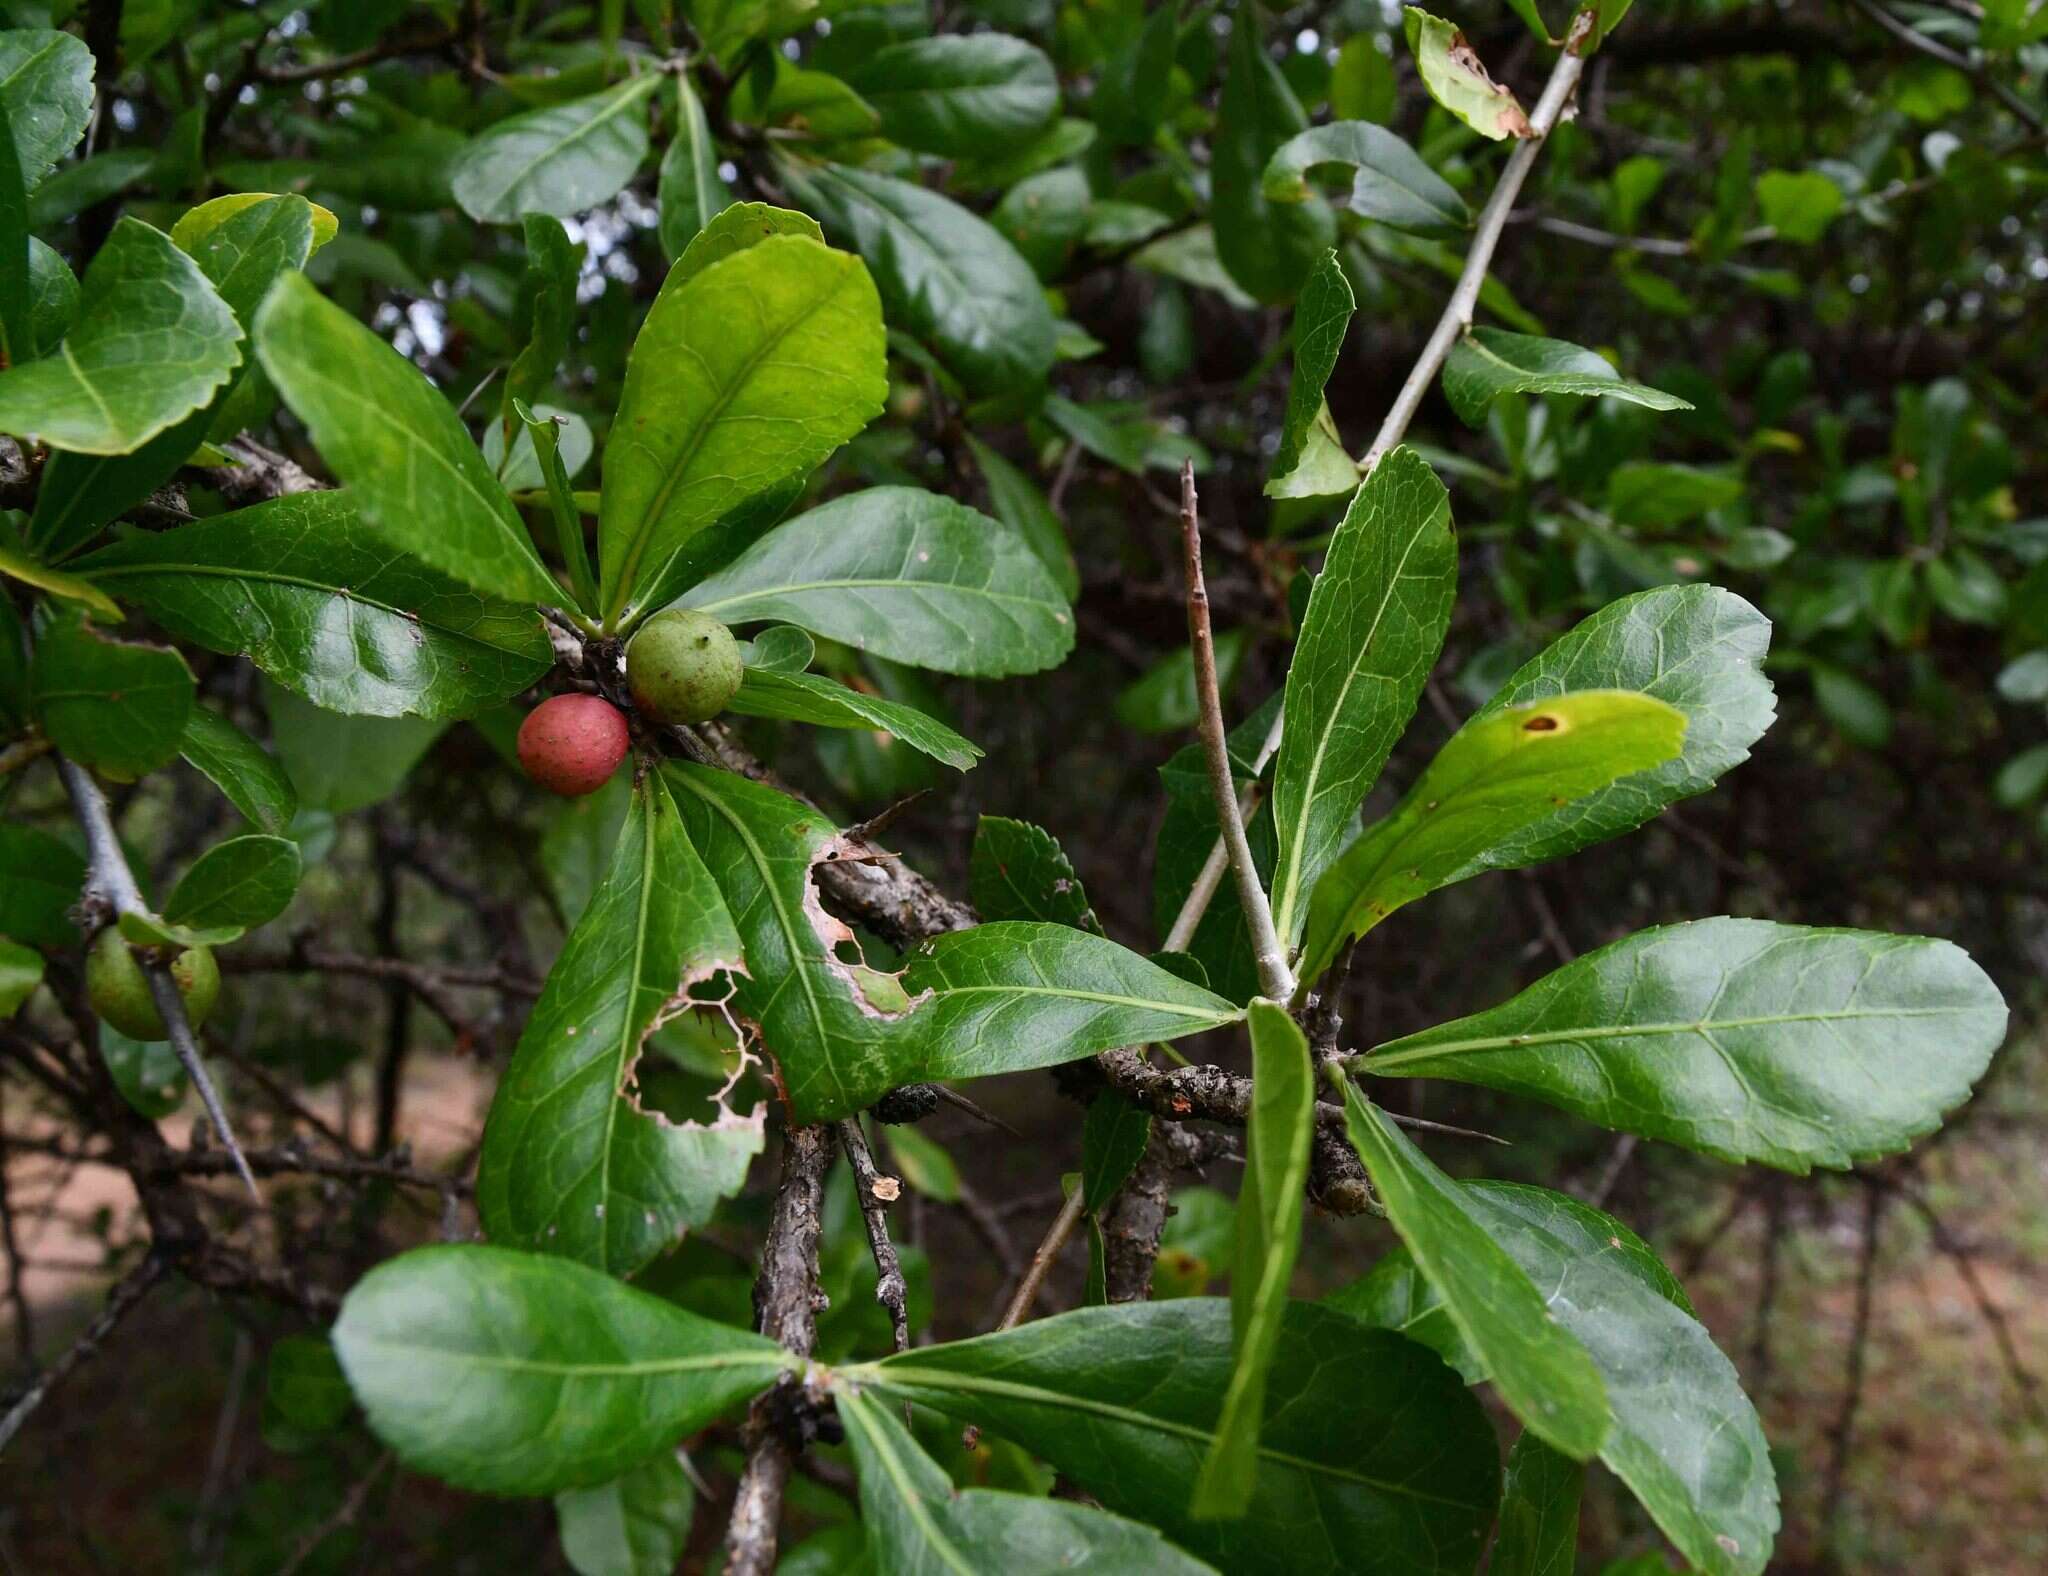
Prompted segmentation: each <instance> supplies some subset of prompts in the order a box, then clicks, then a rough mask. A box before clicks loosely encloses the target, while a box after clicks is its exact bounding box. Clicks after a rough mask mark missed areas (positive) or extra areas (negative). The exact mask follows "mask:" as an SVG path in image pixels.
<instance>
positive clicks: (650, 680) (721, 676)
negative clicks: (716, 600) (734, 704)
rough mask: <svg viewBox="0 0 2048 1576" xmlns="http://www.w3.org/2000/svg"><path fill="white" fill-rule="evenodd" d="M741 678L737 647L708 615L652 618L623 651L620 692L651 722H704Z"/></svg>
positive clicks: (683, 612)
mask: <svg viewBox="0 0 2048 1576" xmlns="http://www.w3.org/2000/svg"><path fill="white" fill-rule="evenodd" d="M745 676H746V669H745V666H744V665H743V664H742V663H741V662H740V647H739V642H738V641H736V640H734V639H733V638H732V631H731V630H729V629H727V628H726V627H725V626H724V625H723V624H721V623H719V621H718V620H717V619H715V618H713V617H712V616H711V615H710V614H709V613H697V612H693V611H691V610H690V609H688V608H681V607H675V608H670V609H669V610H668V611H667V612H665V613H656V614H655V615H654V617H652V618H650V619H649V620H648V621H647V622H646V623H645V624H643V625H642V626H641V628H640V633H639V634H637V635H635V636H634V637H633V639H632V643H631V644H629V645H628V646H627V647H626V687H627V688H628V689H630V690H631V691H632V692H633V704H634V705H635V706H637V707H639V708H640V710H641V711H643V712H645V713H646V714H647V715H648V716H650V717H652V718H653V719H654V720H655V721H656V722H709V721H710V720H711V719H712V718H713V717H715V716H717V715H718V714H719V713H720V712H722V711H724V710H725V708H726V705H727V703H728V702H729V701H731V699H732V698H733V696H735V695H737V694H738V693H739V688H740V680H741V679H742V678H744V677H745Z"/></svg>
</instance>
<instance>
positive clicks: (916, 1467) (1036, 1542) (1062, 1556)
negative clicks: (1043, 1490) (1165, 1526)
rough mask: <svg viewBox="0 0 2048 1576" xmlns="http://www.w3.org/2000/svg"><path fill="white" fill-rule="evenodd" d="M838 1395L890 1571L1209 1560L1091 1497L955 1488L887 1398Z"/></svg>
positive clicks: (871, 1538) (910, 1573) (1032, 1575)
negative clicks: (1079, 1499)
mask: <svg viewBox="0 0 2048 1576" xmlns="http://www.w3.org/2000/svg"><path fill="white" fill-rule="evenodd" d="M837 1399H838V1411H839V1418H840V1421H841V1422H843V1423H844V1424H845V1425H846V1439H847V1444H848V1445H849V1446H850V1447H851V1448H852V1451H853V1461H854V1466H855V1468H856V1469H857V1470H858V1472H859V1473H860V1509H861V1520H862V1522H863V1523H864V1524H865V1525H866V1527H867V1537H868V1550H869V1553H870V1555H871V1556H872V1557H873V1559H874V1561H875V1564H876V1566H877V1568H878V1569H880V1570H885V1571H888V1572H890V1573H891V1576H944V1573H952V1576H974V1573H976V1572H982V1571H994V1570H1002V1571H1008V1572H1013V1573H1015V1576H1054V1573H1055V1572H1060V1571H1069V1570H1074V1569H1076V1568H1080V1567H1093V1566H1100V1567H1101V1568H1102V1569H1104V1570H1113V1571H1146V1572H1154V1571H1156V1572H1161V1573H1164V1576H1197V1573H1199V1572H1203V1571H1213V1569H1214V1568H1213V1567H1212V1566H1209V1565H1205V1564H1204V1563H1203V1562H1202V1561H1200V1560H1198V1559H1194V1558H1192V1557H1190V1556H1189V1555H1186V1554H1183V1553H1182V1552H1181V1551H1180V1550H1179V1549H1176V1548H1175V1547H1174V1546H1173V1545H1172V1544H1170V1543H1168V1542H1167V1541H1166V1540H1165V1539H1164V1538H1162V1537H1160V1535H1159V1534H1158V1533H1157V1532H1155V1531H1153V1530H1152V1529H1151V1528H1150V1527H1148V1526H1145V1525H1144V1524H1143V1523H1141V1522H1136V1521H1127V1520H1125V1519H1124V1518H1123V1517H1121V1516H1113V1515H1111V1514H1110V1513H1109V1512H1107V1511H1103V1510H1097V1509H1095V1508H1094V1507H1093V1506H1090V1505H1081V1504H1076V1503H1074V1502H1073V1501H1071V1500H1064V1499H1050V1498H1040V1497H1038V1496H1036V1495H1029V1494H1014V1493H1004V1492H1001V1491H999V1490H995V1489H986V1488H970V1489H956V1488H955V1487H954V1486H953V1480H952V1479H951V1478H949V1477H947V1476H946V1474H945V1473H944V1472H943V1471H942V1470H940V1467H939V1464H938V1463H937V1462H936V1461H934V1460H933V1459H932V1458H931V1457H930V1456H929V1455H927V1454H925V1451H924V1448H923V1447H922V1446H921V1445H919V1444H918V1442H917V1441H916V1439H914V1438H913V1437H912V1436H911V1433H910V1430H909V1429H907V1428H905V1427H904V1426H903V1423H902V1421H901V1420H900V1419H899V1418H897V1417H896V1416H894V1415H892V1412H891V1409H890V1408H889V1406H888V1405H887V1404H886V1403H884V1402H882V1401H880V1400H877V1399H875V1398H873V1397H871V1396H869V1395H866V1394H864V1393H862V1392H861V1391H859V1390H857V1389H854V1388H852V1387H845V1388H842V1389H841V1390H840V1391H839V1393H838V1398H837Z"/></svg>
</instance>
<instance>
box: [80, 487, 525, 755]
mask: <svg viewBox="0 0 2048 1576" xmlns="http://www.w3.org/2000/svg"><path fill="white" fill-rule="evenodd" d="M361 505H362V497H361V493H360V491H359V489H356V488H349V489H347V490H344V491H332V492H310V493H296V494H291V495H288V496H286V497H282V498H276V499H272V500H271V501H269V502H267V503H259V504H254V505H251V506H250V507H249V508H247V509H238V510H236V511H235V512H234V513H232V514H226V515H220V516H216V517H215V518H213V519H211V520H202V521H200V522H198V523H197V524H194V525H188V526H185V527H183V528H182V529H180V530H176V531H166V532H161V533H157V534H153V535H135V536H131V537H128V538H127V539H125V540H123V541H120V542H116V543H115V544H114V545H113V546H112V547H108V548H103V549H102V550H101V551H99V552H97V553H95V554H93V555H92V556H91V557H89V558H86V559H82V560H80V562H79V565H78V567H79V569H80V571H81V572H83V573H86V574H89V575H91V576H92V577H93V579H94V581H95V583H97V584H98V585H100V586H101V587H103V588H104V589H106V590H108V591H110V592H112V593H113V594H114V595H115V596H117V597H119V598H120V599H121V600H123V601H125V602H129V603H132V604H133V605H135V606H137V607H140V608H142V609H143V610H144V611H146V612H147V613H148V614H149V616H150V617H151V618H153V619H155V620H156V621H157V622H158V623H160V624H162V625H163V626H164V627H165V628H166V629H168V630H170V631H171V632H172V633H173V634H176V635H178V636H179V637H181V638H182V639H186V640H190V641H194V642H196V643H197V644H199V645H202V646H205V647H207V648H209V649H210V650H214V651H223V652H235V651H239V652H242V653H243V654H245V655H246V656H247V657H248V658H249V660H250V661H252V662H254V663H255V664H256V665H257V666H258V667H259V668H261V669H262V670H263V671H264V672H265V673H268V674H269V675H270V676H271V677H272V678H274V679H276V680H277V681H278V682H279V683H281V684H286V685H289V686H290V687H291V688H292V689H294V690H297V691H298V692H299V693H300V694H302V695H304V696H305V697H306V698H307V699H309V700H311V701H313V702H314V703H316V704H317V705H321V706H325V707H327V708H328V709H329V710H332V711H342V712H352V713H357V714H361V715H365V716H376V717H397V716H403V715H406V714H416V715H419V716H423V717H460V716H466V715H469V714H470V713H472V712H475V711H477V710H479V709H480V708H482V707H483V706H486V705H488V704H489V703H491V702H492V701H497V700H503V699H504V698H505V697H506V696H508V695H515V694H517V693H518V692H519V691H521V690H523V689H525V688H526V687H527V686H528V685H529V684H531V683H533V681H534V680H535V679H537V678H539V677H540V675H541V674H542V673H544V672H546V671H547V668H548V666H549V664H550V663H551V662H552V661H553V660H554V655H553V652H552V651H551V649H550V648H549V646H548V638H547V632H546V630H545V628H544V627H543V626H542V624H541V621H540V619H539V617H538V616H537V615H536V614H535V613H534V612H533V610H532V609H531V608H527V607H522V606H518V605H515V604H512V603H507V602H499V601H494V600H491V599H489V598H486V597H482V596H479V595H478V594H477V593H476V592H474V591H472V590H470V589H469V588H468V587H467V586H465V585H463V584H461V583H459V582H457V581H455V580H451V579H450V578H449V577H448V576H446V575H444V574H442V573H440V572H438V571H437V570H434V569H430V568H428V567H427V566H426V565H424V564H422V563H419V562H416V561H415V560H413V559H410V558H408V557H406V556H404V555H403V554H401V553H397V552H394V551H393V550H392V545H391V542H390V540H389V538H388V537H386V536H385V535H383V534H382V533H380V532H377V531H375V530H373V529H372V528H371V527H370V526H369V524H368V523H367V522H366V521H365V519H364V517H363V511H362V507H361Z"/></svg>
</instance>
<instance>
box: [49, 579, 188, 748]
mask: <svg viewBox="0 0 2048 1576" xmlns="http://www.w3.org/2000/svg"><path fill="white" fill-rule="evenodd" d="M29 695H30V700H31V703H32V704H33V706H34V708H35V713H36V717H37V719H38V720H39V721H40V722H41V723H42V725H43V731H44V732H45V733H46V734H48V735H49V736H50V742H51V743H52V744H54V745H56V746H57V748H58V749H59V750H62V751H63V752H64V753H65V754H66V755H68V756H70V757H71V759H73V760H74V761H77V762H79V763H80V764H81V765H84V766H95V767H98V768H99V769H100V770H102V771H104V772H107V773H109V774H111V775H113V776H116V777H123V778H133V777H139V776H141V775H142V773H144V772H147V771H152V770H154V769H155V768H157V767H159V766H162V765H164V764H165V763H166V762H167V761H170V760H172V759H173V758H174V757H175V756H176V755H177V753H178V747H179V744H180V743H181V741H182V740H183V738H184V733H185V719H186V718H187V717H189V716H190V715H191V714H192V698H193V681H192V670H191V669H190V668H189V667H187V666H186V665H185V659H184V658H183V657H182V656H180V655H179V654H178V653H177V652H175V651H173V650H172V649H171V648H170V647H168V646H153V645H145V644H142V643H141V642H138V641H127V640H115V639H112V638H110V637H108V636H106V635H103V634H101V633H100V632H99V631H98V630H96V629H94V628H93V627H92V626H91V625H89V624H87V623H86V622H85V621H84V620H82V619H79V618H75V617H66V618H58V619H53V620H52V621H51V622H50V624H49V626H48V627H47V628H45V629H44V630H43V631H42V633H41V634H40V635H39V636H38V637H37V639H36V649H35V657H34V660H33V661H32V662H31V663H30V666H29Z"/></svg>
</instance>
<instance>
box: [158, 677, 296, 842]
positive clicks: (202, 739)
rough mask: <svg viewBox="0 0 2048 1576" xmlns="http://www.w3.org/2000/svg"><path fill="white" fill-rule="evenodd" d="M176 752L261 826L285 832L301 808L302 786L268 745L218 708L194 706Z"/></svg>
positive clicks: (247, 816)
mask: <svg viewBox="0 0 2048 1576" xmlns="http://www.w3.org/2000/svg"><path fill="white" fill-rule="evenodd" d="M178 753H179V754H180V755H182V756H184V757H185V762H186V764H187V765H189V766H192V767H194V768H195V769H197V770H198V771H199V772H200V773H201V774H202V775H204V776H205V777H206V778H207V780H208V781H210V782H211V783H212V784H213V785H214V787H216V788H218V789H219V790H220V791H221V792H222V793H224V794H226V795H227V799H228V803H230V804H232V805H233V806H234V807H235V808H236V809H237V810H239V811H241V813H242V815H243V817H244V818H245V819H246V820H248V821H249V822H250V823H251V824H252V825H254V826H256V827H257V828H258V829H259V830H261V831H265V832H271V833H275V834H278V835H282V834H283V833H284V830H285V828H286V827H288V826H290V825H291V823H292V817H293V816H295V815H297V814H298V813H299V795H298V791H297V790H296V789H294V788H293V787H292V782H291V779H290V778H289V777H287V776H285V774H284V768H283V767H281V766H279V765H278V764H277V762H276V761H275V760H273V759H272V758H271V756H270V754H269V752H268V751H266V750H265V749H264V748H263V746H262V745H260V744H258V743H257V742H256V741H255V740H254V739H252V738H250V737H249V736H248V735H247V734H246V733H244V732H243V731H242V730H241V729H240V728H237V727H236V726H235V725H234V724H233V723H232V722H229V721H228V720H227V718H225V717H223V716H222V715H221V714H220V713H219V712H217V711H214V710H212V709H211V708H210V707H206V706H194V707H193V708H192V714H191V715H190V716H188V717H187V718H186V719H185V736H184V738H183V739H181V740H180V741H179V744H178Z"/></svg>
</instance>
